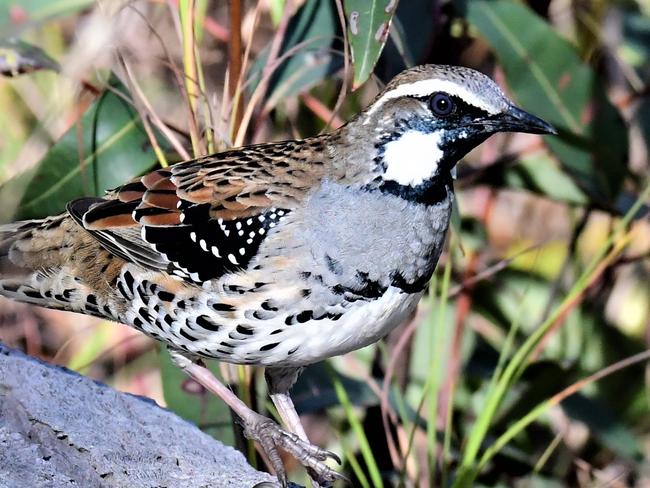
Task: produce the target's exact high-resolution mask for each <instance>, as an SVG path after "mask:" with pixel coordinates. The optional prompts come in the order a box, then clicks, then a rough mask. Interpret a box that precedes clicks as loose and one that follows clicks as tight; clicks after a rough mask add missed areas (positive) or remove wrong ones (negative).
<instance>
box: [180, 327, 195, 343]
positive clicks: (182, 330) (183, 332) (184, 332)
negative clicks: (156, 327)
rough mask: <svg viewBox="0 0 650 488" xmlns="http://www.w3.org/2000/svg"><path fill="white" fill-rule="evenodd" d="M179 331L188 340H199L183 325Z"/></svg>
mask: <svg viewBox="0 0 650 488" xmlns="http://www.w3.org/2000/svg"><path fill="white" fill-rule="evenodd" d="M178 333H179V334H180V335H182V336H183V337H185V338H186V339H187V340H189V341H192V342H194V341H197V340H198V339H197V338H196V337H194V336H192V335H190V334H188V333H187V331H186V330H185V329H184V328H183V327H181V328H180V330H179V331H178Z"/></svg>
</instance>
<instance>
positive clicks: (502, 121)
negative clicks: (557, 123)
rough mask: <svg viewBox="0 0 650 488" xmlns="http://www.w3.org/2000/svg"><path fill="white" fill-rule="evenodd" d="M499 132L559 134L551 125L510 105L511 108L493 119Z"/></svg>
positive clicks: (494, 125)
mask: <svg viewBox="0 0 650 488" xmlns="http://www.w3.org/2000/svg"><path fill="white" fill-rule="evenodd" d="M491 122H492V124H491V125H492V126H493V128H494V129H496V130H497V131H498V132H527V133H529V134H557V130H555V127H553V126H552V125H551V124H549V123H548V122H546V121H545V120H542V119H540V118H539V117H537V116H535V115H533V114H530V113H528V112H526V111H525V110H522V109H520V108H519V107H515V106H514V105H510V108H509V109H508V110H506V111H505V112H502V113H500V114H499V115H496V116H494V117H493V118H492V119H491Z"/></svg>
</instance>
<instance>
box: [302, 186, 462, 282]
mask: <svg viewBox="0 0 650 488" xmlns="http://www.w3.org/2000/svg"><path fill="white" fill-rule="evenodd" d="M452 198H453V194H452V193H451V192H449V197H448V198H447V199H446V200H444V201H443V202H441V203H439V204H437V205H433V206H427V205H423V204H417V203H413V202H410V201H407V200H404V199H402V198H400V197H397V196H394V195H390V194H386V193H382V192H380V191H376V190H375V191H366V190H362V189H360V188H358V187H349V186H345V185H341V184H338V183H334V182H330V181H325V182H324V183H323V184H322V185H321V186H320V187H319V188H318V189H316V191H314V192H313V193H312V195H310V197H309V198H308V200H307V202H306V205H305V207H304V209H303V210H302V212H304V214H303V215H302V216H301V222H302V223H303V225H302V227H303V228H302V229H301V230H300V235H299V236H296V238H297V239H300V240H302V243H303V246H304V248H306V249H308V251H309V252H308V253H307V254H308V255H307V256H305V257H306V258H307V259H308V261H310V263H307V262H305V263H304V266H305V267H309V268H311V269H308V270H307V271H310V272H311V273H315V274H318V275H320V276H322V278H323V281H324V283H325V284H327V285H330V286H335V285H340V286H342V287H344V288H351V289H355V288H357V287H360V286H364V283H368V282H372V283H376V284H377V285H378V286H379V287H381V288H386V287H388V286H390V285H391V284H392V282H393V281H394V277H395V276H396V274H399V275H400V276H401V277H402V278H403V279H404V280H405V281H406V282H413V281H415V280H418V279H420V278H422V277H424V278H425V279H428V277H429V276H430V275H431V273H432V272H433V268H434V267H435V264H436V262H437V260H438V257H439V255H440V252H441V250H442V246H443V243H444V239H445V234H446V231H447V227H448V225H449V219H450V214H451V201H452Z"/></svg>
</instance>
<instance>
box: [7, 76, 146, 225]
mask: <svg viewBox="0 0 650 488" xmlns="http://www.w3.org/2000/svg"><path fill="white" fill-rule="evenodd" d="M112 85H113V89H115V90H121V89H122V87H121V86H120V85H119V83H116V82H114V83H112ZM155 162H156V157H155V155H154V153H153V150H152V148H151V145H150V143H149V138H148V137H147V134H146V133H145V131H144V129H143V128H142V124H141V122H140V119H139V116H138V113H137V112H136V111H135V109H133V107H131V106H130V105H129V104H128V102H126V101H125V100H124V99H123V98H121V97H120V96H118V95H116V94H115V93H113V92H112V91H106V92H104V93H103V94H102V95H101V96H100V97H99V98H98V99H97V100H96V101H95V102H94V103H93V104H92V105H91V106H90V108H89V109H88V110H87V112H86V113H85V114H84V115H83V117H82V118H81V120H80V121H79V122H78V123H77V124H75V125H74V126H73V127H72V128H70V130H68V132H67V133H66V134H65V135H64V136H63V137H62V138H61V139H60V140H59V141H58V142H56V143H55V144H54V146H53V147H52V148H51V149H50V151H49V152H48V153H47V154H46V155H45V157H44V158H43V159H42V160H41V161H40V162H39V163H38V165H37V166H36V167H35V168H33V169H31V170H30V171H28V172H27V173H24V174H22V175H19V176H18V177H16V178H14V179H12V180H10V181H9V182H7V183H6V184H5V185H4V186H3V187H2V188H0V203H1V204H2V208H3V211H4V212H6V211H7V210H8V208H15V204H14V205H12V203H13V202H15V201H18V202H19V203H18V206H17V209H16V210H17V211H16V215H15V218H17V219H30V218H40V217H44V216H47V215H53V214H56V213H59V212H61V211H63V209H64V208H65V205H66V203H68V202H69V201H70V200H73V199H75V198H79V197H82V196H90V195H94V196H101V195H103V193H104V191H105V190H107V189H110V188H114V187H116V186H119V185H121V184H122V183H124V182H125V181H128V180H129V179H131V178H134V177H135V176H138V175H140V174H142V173H144V172H145V171H147V170H149V169H151V168H152V166H153V165H154V164H155ZM21 190H22V191H23V193H22V196H19V192H20V191H21ZM5 217H8V215H5Z"/></svg>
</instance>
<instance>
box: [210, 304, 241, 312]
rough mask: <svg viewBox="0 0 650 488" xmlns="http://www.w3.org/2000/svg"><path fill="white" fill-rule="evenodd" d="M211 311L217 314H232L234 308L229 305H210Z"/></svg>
mask: <svg viewBox="0 0 650 488" xmlns="http://www.w3.org/2000/svg"><path fill="white" fill-rule="evenodd" d="M211 307H212V309H213V310H215V311H217V312H234V311H235V307H233V306H232V305H230V304H229V303H213V304H212V305H211Z"/></svg>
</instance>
